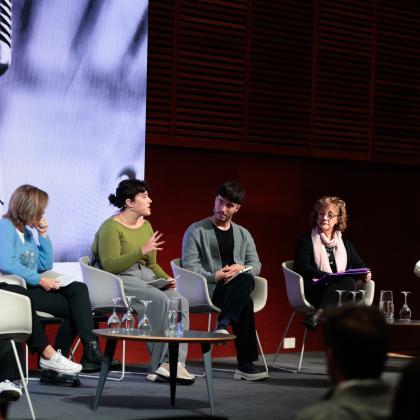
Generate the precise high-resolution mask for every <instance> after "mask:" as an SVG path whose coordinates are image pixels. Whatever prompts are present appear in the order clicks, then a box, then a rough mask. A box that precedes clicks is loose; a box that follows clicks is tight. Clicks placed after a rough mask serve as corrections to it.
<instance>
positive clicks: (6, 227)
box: [0, 185, 103, 372]
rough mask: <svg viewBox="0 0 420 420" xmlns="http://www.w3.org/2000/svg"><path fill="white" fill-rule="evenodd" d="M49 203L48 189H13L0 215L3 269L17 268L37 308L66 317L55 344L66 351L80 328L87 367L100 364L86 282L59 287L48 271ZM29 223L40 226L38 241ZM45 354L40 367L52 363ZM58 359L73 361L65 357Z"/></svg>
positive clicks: (50, 258) (50, 257)
mask: <svg viewBox="0 0 420 420" xmlns="http://www.w3.org/2000/svg"><path fill="white" fill-rule="evenodd" d="M47 204H48V194H47V193H46V192H45V191H42V190H40V189H39V188H36V187H33V186H32V185H21V186H20V187H19V188H17V189H16V191H15V192H14V193H13V194H12V197H11V198H10V202H9V208H8V211H7V213H6V214H5V215H3V218H2V219H0V237H1V238H2V239H1V242H0V271H2V272H3V273H5V274H16V275H18V276H20V277H22V278H23V279H24V280H25V281H26V284H27V293H28V296H29V298H30V299H31V302H32V307H33V308H34V310H35V311H43V312H48V313H50V314H52V315H54V316H56V317H59V318H63V322H62V324H61V326H60V329H59V331H58V333H57V337H56V340H55V347H56V348H57V349H61V350H62V352H63V354H67V352H68V351H69V348H70V345H71V342H72V341H73V338H74V337H75V335H76V334H78V335H79V337H80V339H81V341H82V343H83V346H84V351H83V357H82V360H81V364H82V366H83V370H84V371H86V372H92V371H95V370H99V369H100V365H101V363H102V357H103V356H102V353H101V352H100V350H99V345H98V339H97V337H96V336H95V335H94V334H93V333H92V329H93V318H92V306H91V304H90V300H89V294H88V290H87V287H86V285H85V284H84V283H81V282H73V283H71V284H69V285H68V286H65V287H60V282H59V281H58V280H57V279H56V278H54V273H48V271H47V270H50V269H51V268H52V264H53V252H52V245H51V240H50V238H49V237H48V235H47V230H48V223H47V221H46V219H45V218H44V211H45V208H46V206H47ZM29 228H34V229H35V230H36V231H37V232H38V243H37V242H36V241H35V238H34V235H33V234H32V232H31V230H30V229H29ZM46 360H47V359H43V358H41V361H40V365H41V367H45V368H48V364H49V362H46ZM60 360H65V362H63V363H70V362H69V361H68V360H67V359H64V357H62V358H61V359H60Z"/></svg>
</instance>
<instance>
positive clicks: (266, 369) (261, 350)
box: [255, 330, 268, 373]
mask: <svg viewBox="0 0 420 420" xmlns="http://www.w3.org/2000/svg"><path fill="white" fill-rule="evenodd" d="M255 334H256V335H257V342H258V347H259V349H260V353H261V356H262V359H263V362H264V367H265V371H266V372H267V373H268V366H267V361H266V360H265V356H264V352H263V349H262V346H261V341H260V337H259V335H258V331H257V330H255Z"/></svg>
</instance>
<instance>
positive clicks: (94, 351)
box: [80, 340, 121, 373]
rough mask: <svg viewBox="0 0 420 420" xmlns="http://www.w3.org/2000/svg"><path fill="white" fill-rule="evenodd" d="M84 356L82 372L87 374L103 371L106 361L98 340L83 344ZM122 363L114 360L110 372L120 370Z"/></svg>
mask: <svg viewBox="0 0 420 420" xmlns="http://www.w3.org/2000/svg"><path fill="white" fill-rule="evenodd" d="M83 347H84V350H83V356H82V360H81V361H80V363H81V364H82V366H83V369H82V371H83V372H85V373H93V372H99V371H100V370H101V364H102V361H103V359H104V355H103V354H102V352H101V350H100V348H99V343H98V340H93V341H88V342H85V343H83ZM120 368H121V362H120V361H119V360H116V359H115V360H113V361H112V362H111V366H110V370H114V369H120Z"/></svg>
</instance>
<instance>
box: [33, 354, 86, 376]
mask: <svg viewBox="0 0 420 420" xmlns="http://www.w3.org/2000/svg"><path fill="white" fill-rule="evenodd" d="M39 366H40V367H41V368H42V369H48V370H53V371H55V372H58V373H67V374H68V375H74V374H76V373H79V372H80V371H81V370H82V365H79V363H74V362H72V361H71V360H69V359H67V357H64V356H63V355H62V354H61V350H57V351H56V352H55V354H54V356H53V357H51V359H44V358H43V357H41V358H40V359H39Z"/></svg>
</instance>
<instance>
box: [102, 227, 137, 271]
mask: <svg viewBox="0 0 420 420" xmlns="http://www.w3.org/2000/svg"><path fill="white" fill-rule="evenodd" d="M97 243H98V254H99V259H100V261H101V264H102V268H103V269H104V270H105V271H109V272H110V273H114V274H119V273H122V272H123V271H125V270H127V269H128V268H130V267H131V266H132V265H133V264H135V263H136V262H140V260H142V259H143V258H144V257H143V254H142V252H141V247H140V246H139V247H138V248H137V249H133V250H132V251H130V252H128V253H126V254H124V255H121V243H120V235H119V232H118V230H117V228H116V225H114V224H113V223H106V224H104V225H102V226H101V229H100V230H99V235H98V242H97Z"/></svg>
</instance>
